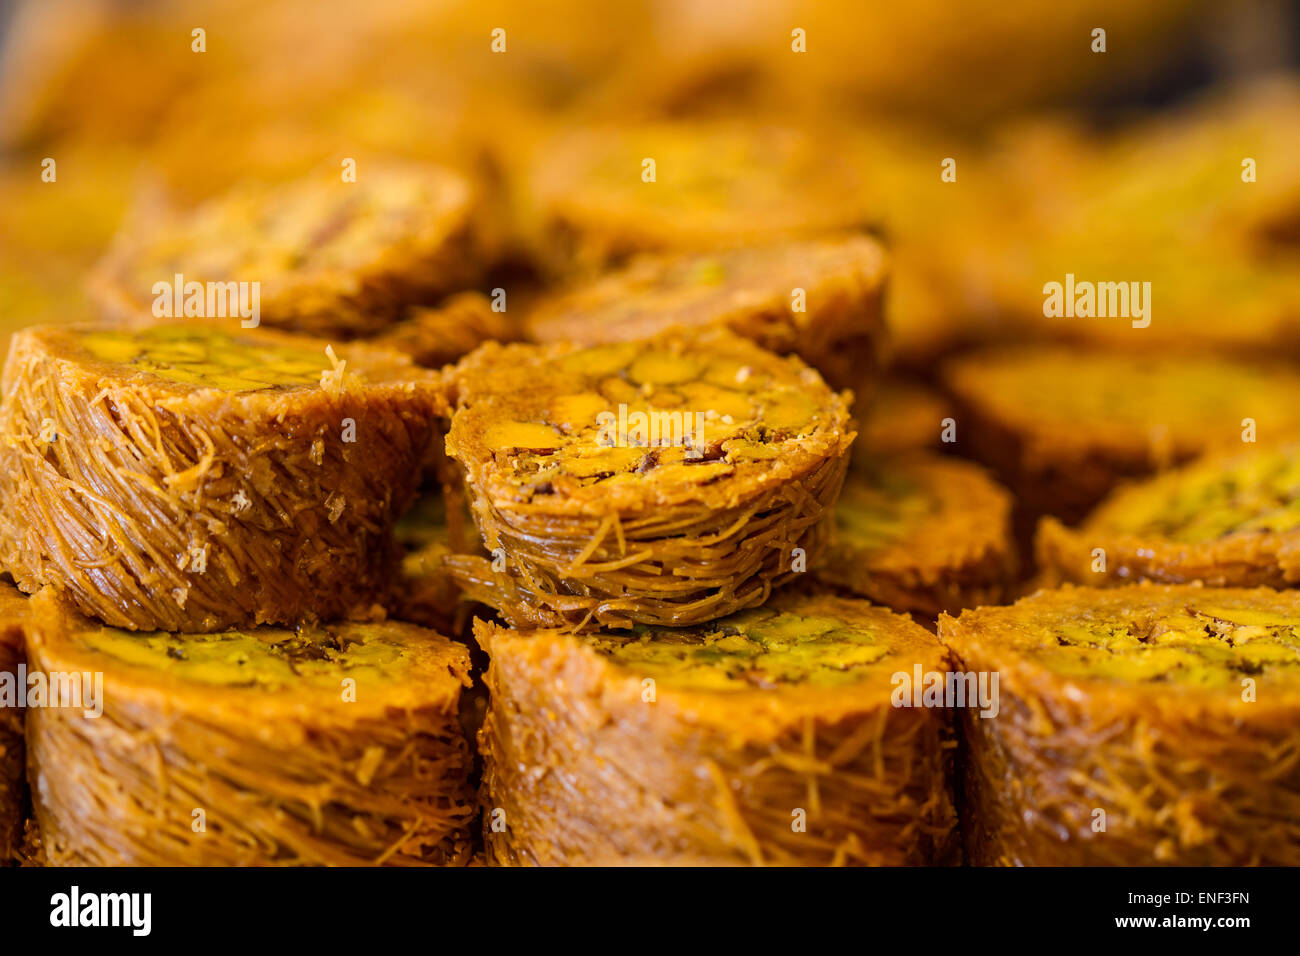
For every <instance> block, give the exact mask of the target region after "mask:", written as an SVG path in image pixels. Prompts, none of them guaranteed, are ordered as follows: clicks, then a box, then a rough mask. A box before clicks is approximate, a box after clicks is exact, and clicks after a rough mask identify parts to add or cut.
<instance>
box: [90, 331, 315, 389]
mask: <svg viewBox="0 0 1300 956" xmlns="http://www.w3.org/2000/svg"><path fill="white" fill-rule="evenodd" d="M77 342H78V343H79V344H80V345H81V347H82V348H84V349H85V350H86V352H88V353H89V354H90V356H91V357H92V358H94V359H95V360H96V361H99V362H103V363H105V364H109V365H122V366H126V367H128V368H130V369H131V370H133V371H140V372H148V373H150V374H152V375H157V376H159V377H161V378H165V379H167V380H169V381H172V382H179V383H182V384H185V385H197V386H200V387H203V388H217V389H221V390H223V391H231V392H245V391H252V390H255V389H260V388H270V387H273V386H284V385H289V386H294V385H316V384H319V382H320V377H321V372H322V371H324V370H325V369H327V368H329V367H330V361H329V359H328V357H327V356H326V355H325V352H324V350H323V349H322V350H321V351H319V352H317V351H316V350H314V349H311V348H308V347H307V346H306V344H305V343H304V345H303V346H301V347H299V346H291V345H286V344H284V343H283V342H282V341H269V340H266V339H259V338H256V337H253V336H249V335H240V334H238V333H236V332H226V331H222V330H217V329H214V328H211V327H207V326H203V325H197V324H196V325H160V326H148V327H145V328H141V329H138V330H134V331H129V330H102V331H95V332H88V333H85V334H82V335H79V336H78V337H77Z"/></svg>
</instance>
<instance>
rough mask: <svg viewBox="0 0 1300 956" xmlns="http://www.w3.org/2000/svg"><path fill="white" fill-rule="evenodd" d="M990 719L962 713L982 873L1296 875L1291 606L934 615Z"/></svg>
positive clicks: (1088, 593) (969, 842) (1044, 598)
mask: <svg viewBox="0 0 1300 956" xmlns="http://www.w3.org/2000/svg"><path fill="white" fill-rule="evenodd" d="M939 637H940V638H941V639H942V640H943V641H944V643H945V644H947V645H948V647H949V649H951V650H952V651H953V653H954V654H955V655H956V658H957V661H958V664H959V666H960V667H961V668H963V669H965V670H967V671H974V672H977V673H989V674H991V675H996V676H997V678H998V682H997V690H998V693H997V701H998V706H997V713H996V715H993V716H981V715H980V714H979V713H976V712H973V711H971V710H969V709H967V710H964V711H963V713H962V717H961V719H962V721H963V735H962V739H963V741H964V742H965V745H966V746H965V749H964V752H963V759H964V762H965V768H964V773H963V778H964V781H965V783H964V790H965V799H964V801H962V802H961V803H962V807H963V810H962V833H963V839H964V840H965V843H966V853H967V860H968V861H969V862H971V863H974V864H977V865H995V864H1005V865H1050V866H1083V865H1088V866H1091V865H1122V866H1140V865H1175V864H1186V865H1197V866H1212V865H1217V866H1240V865H1247V864H1263V865H1273V866H1286V865H1289V866H1294V865H1297V864H1300V830H1297V827H1296V820H1297V819H1300V764H1298V763H1297V760H1296V759H1295V755H1296V753H1297V745H1298V744H1300V729H1298V728H1300V593H1297V592H1295V591H1271V590H1268V589H1264V588H1259V589H1254V590H1248V589H1227V588H1225V589H1218V588H1202V587H1165V586H1155V585H1134V586H1131V587H1126V588H1115V589H1108V590H1098V589H1092V588H1074V587H1065V588H1062V589H1060V590H1046V591H1039V592H1038V593H1036V594H1034V595H1032V596H1031V597H1028V598H1025V599H1023V600H1021V601H1019V602H1017V603H1016V604H1015V605H1012V606H1010V607H986V608H980V609H978V610H975V611H966V612H964V613H963V614H962V615H961V616H960V617H958V618H951V617H948V616H946V615H945V616H944V617H941V618H940V619H939Z"/></svg>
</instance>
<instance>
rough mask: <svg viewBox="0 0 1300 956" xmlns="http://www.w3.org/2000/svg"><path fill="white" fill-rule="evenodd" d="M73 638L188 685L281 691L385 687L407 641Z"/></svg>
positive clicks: (111, 659)
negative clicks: (348, 682)
mask: <svg viewBox="0 0 1300 956" xmlns="http://www.w3.org/2000/svg"><path fill="white" fill-rule="evenodd" d="M72 639H73V640H74V641H75V642H76V644H77V645H79V646H80V647H81V648H82V649H84V650H87V651H91V652H93V653H94V654H95V655H96V656H97V657H103V658H104V659H105V663H106V669H110V670H111V668H112V666H113V664H126V665H132V666H135V667H142V668H147V669H149V670H151V671H154V672H157V673H159V674H163V675H167V676H168V677H171V678H174V679H176V680H178V681H181V682H184V683H189V684H202V685H206V686H211V687H248V688H257V689H259V690H266V691H276V690H284V689H287V688H305V687H310V688H314V689H322V690H338V689H339V688H340V681H341V680H342V679H343V678H344V677H351V678H354V679H356V680H358V682H359V683H360V682H366V683H372V684H378V683H380V682H386V681H390V680H395V679H398V678H399V677H400V675H401V673H402V671H403V668H402V658H403V657H404V656H405V651H404V649H403V645H402V643H401V641H399V640H398V639H396V638H395V637H393V636H390V635H388V634H386V633H385V632H384V631H383V630H382V629H377V628H367V627H365V626H364V625H347V626H343V627H338V628H330V627H315V628H303V629H301V630H298V631H286V630H278V629H272V628H259V629H257V630H254V631H221V632H218V633H215V634H173V633H168V632H163V631H155V632H153V633H139V634H137V633H130V632H127V631H120V630H117V629H115V628H100V629H97V630H91V631H83V632H79V633H77V634H75V635H73V637H72Z"/></svg>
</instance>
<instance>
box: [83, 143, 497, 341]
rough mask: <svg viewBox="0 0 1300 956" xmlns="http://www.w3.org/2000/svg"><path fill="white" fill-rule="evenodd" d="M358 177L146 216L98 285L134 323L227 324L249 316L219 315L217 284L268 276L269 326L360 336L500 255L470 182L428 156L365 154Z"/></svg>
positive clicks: (334, 171) (260, 186)
mask: <svg viewBox="0 0 1300 956" xmlns="http://www.w3.org/2000/svg"><path fill="white" fill-rule="evenodd" d="M345 172H346V171H342V172H341V171H340V170H339V169H338V168H337V167H335V168H325V169H321V170H319V171H318V172H317V173H316V174H315V175H313V176H310V177H305V178H302V179H298V180H294V181H292V182H289V183H278V182H258V183H246V184H243V185H241V186H238V187H236V188H235V189H233V190H231V191H230V192H229V193H227V194H226V195H223V196H219V197H216V198H214V199H210V200H208V201H207V202H205V203H203V204H201V205H200V206H198V207H197V208H195V209H194V210H192V211H189V212H186V213H182V214H174V215H165V216H163V217H162V221H159V222H148V223H147V224H142V225H141V226H139V227H138V228H137V229H136V230H135V232H134V233H133V234H130V235H124V236H122V237H120V238H119V240H118V241H117V242H116V243H115V247H114V249H113V250H112V251H111V252H110V253H109V256H108V258H107V259H106V260H105V261H104V262H103V263H101V264H100V266H99V268H98V270H97V271H96V274H95V276H94V281H93V282H92V289H93V291H94V292H95V294H96V297H97V299H98V301H99V302H100V304H101V306H102V307H103V308H104V309H105V311H106V312H107V313H108V314H109V315H110V316H112V317H113V318H116V319H120V320H122V321H126V322H136V321H142V320H143V321H157V320H158V319H159V318H160V317H167V318H173V319H182V318H184V317H186V316H192V317H194V318H197V319H199V320H202V321H213V322H221V323H225V322H231V321H232V318H231V316H234V317H235V318H234V319H233V321H237V320H238V317H239V316H238V315H237V314H236V313H235V311H234V305H233V304H232V303H230V302H227V305H226V307H225V308H224V309H223V310H219V311H217V314H213V313H214V311H215V310H212V309H210V308H208V307H207V306H206V302H207V301H211V298H210V296H209V294H208V287H209V286H210V285H212V284H232V285H233V284H236V283H256V291H257V305H258V309H259V313H258V319H259V320H260V322H261V323H262V324H264V325H267V326H272V327H275V328H281V329H287V330H291V331H296V332H304V333H310V334H317V335H334V336H344V337H349V336H356V335H367V334H372V333H374V332H378V331H381V330H382V329H383V328H384V327H386V326H388V325H390V324H391V323H393V322H394V321H396V320H397V319H398V317H399V316H400V315H401V312H402V310H403V309H404V308H405V307H406V306H408V305H412V304H417V303H428V302H433V301H436V299H437V298H438V296H440V295H445V294H447V293H448V292H454V291H456V290H458V289H462V288H464V287H465V286H466V285H468V284H469V283H470V282H471V281H473V279H474V277H475V276H476V275H477V274H478V273H479V271H480V270H481V268H482V267H483V265H484V258H485V256H486V254H487V253H486V250H485V249H484V248H483V245H484V242H483V240H482V235H481V229H480V226H479V223H478V221H477V217H478V215H479V208H478V201H477V199H476V197H475V194H474V190H473V188H472V187H471V185H470V183H469V182H468V181H467V180H465V179H464V178H463V177H461V176H460V175H458V174H457V173H454V172H452V171H450V170H446V169H441V168H439V167H435V166H422V165H416V164H410V165H405V164H391V163H390V164H378V163H376V164H369V165H368V164H367V163H365V162H364V161H363V162H362V163H361V164H360V165H359V166H358V167H357V170H356V177H355V180H353V181H348V180H346V179H345V178H344V174H345ZM145 225H147V228H145ZM178 279H179V284H180V287H179V288H177V287H176V284H177V282H178ZM159 283H163V284H165V286H166V288H162V287H160V286H158V284H159ZM191 283H196V284H197V285H196V286H191ZM191 288H197V289H200V294H201V296H202V297H203V298H204V302H205V305H204V306H203V307H197V308H195V309H193V310H191V309H190V307H189V306H188V305H186V304H185V303H186V300H187V299H188V295H189V290H190V289H191ZM234 288H235V292H236V293H238V292H240V291H242V290H240V289H239V287H238V286H237V285H235V286H234ZM247 288H248V290H249V291H248V293H247V294H246V297H247V299H248V300H249V304H250V305H251V296H252V288H253V287H252V286H251V285H250V286H248V287H247ZM160 290H161V292H160ZM177 302H179V303H181V307H182V311H180V312H178V311H177V310H176V303H177ZM160 310H162V311H160Z"/></svg>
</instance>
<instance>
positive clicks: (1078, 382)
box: [944, 346, 1300, 523]
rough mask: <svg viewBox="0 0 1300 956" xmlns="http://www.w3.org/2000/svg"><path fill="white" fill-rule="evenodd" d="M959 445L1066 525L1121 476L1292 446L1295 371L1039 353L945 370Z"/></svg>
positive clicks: (1296, 428)
mask: <svg viewBox="0 0 1300 956" xmlns="http://www.w3.org/2000/svg"><path fill="white" fill-rule="evenodd" d="M944 381H945V384H946V385H947V387H948V389H949V390H950V391H951V393H952V394H953V396H954V398H955V399H956V400H957V402H958V405H959V409H958V412H957V416H956V418H957V429H956V432H957V434H956V437H957V442H958V445H959V447H961V448H963V449H967V450H969V451H971V452H972V453H973V454H974V455H975V456H976V457H978V458H980V459H981V460H982V461H983V462H984V463H985V464H988V465H990V466H991V467H993V468H995V469H997V471H998V472H999V473H1000V474H1001V475H1002V476H1003V478H1004V479H1005V480H1006V481H1007V483H1008V484H1009V485H1010V486H1011V489H1012V491H1014V492H1015V493H1016V495H1017V497H1018V498H1020V500H1021V503H1022V505H1023V507H1024V508H1025V509H1026V510H1027V511H1028V512H1030V513H1032V514H1034V515H1041V514H1051V515H1055V516H1056V517H1058V518H1060V519H1061V520H1063V521H1066V522H1069V523H1073V522H1076V521H1079V520H1080V519H1082V518H1083V517H1084V516H1085V515H1086V514H1087V513H1088V511H1089V510H1090V509H1091V508H1092V507H1093V506H1094V505H1096V504H1097V502H1099V501H1100V500H1101V499H1102V498H1103V497H1105V495H1106V494H1107V493H1108V492H1109V491H1110V490H1111V489H1112V488H1113V487H1114V486H1115V485H1116V484H1117V483H1118V482H1119V481H1120V480H1121V479H1124V478H1132V477H1140V476H1145V475H1148V474H1150V473H1152V472H1154V471H1156V470H1158V469H1160V468H1163V467H1167V466H1169V465H1172V464H1177V463H1180V462H1185V461H1187V460H1189V459H1191V458H1194V457H1196V456H1198V455H1200V454H1202V453H1205V452H1207V451H1212V450H1215V449H1223V448H1230V447H1233V446H1236V447H1238V448H1240V447H1241V443H1242V441H1243V440H1244V439H1246V438H1248V437H1250V436H1254V438H1255V439H1256V440H1257V441H1258V443H1259V444H1260V445H1261V446H1265V447H1273V448H1277V447H1280V445H1282V444H1284V443H1286V442H1287V441H1290V440H1295V439H1296V438H1297V437H1300V374H1298V373H1296V372H1295V371H1294V370H1293V369H1291V368H1288V367H1286V366H1283V365H1277V364H1265V363H1260V364H1251V363H1246V362H1239V361H1233V360H1230V359H1222V358H1214V357H1191V356H1178V355H1168V356H1153V355H1137V354H1132V353H1108V352H1097V351H1094V352H1089V351H1086V350H1082V351H1081V350H1080V349H1077V348H1063V347H1057V346H1041V347H1031V348H1014V349H997V350H990V351H984V352H976V353H972V354H969V355H965V356H962V357H961V358H958V359H955V360H953V361H952V362H950V363H949V364H948V365H947V366H946V368H945V370H944Z"/></svg>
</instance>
